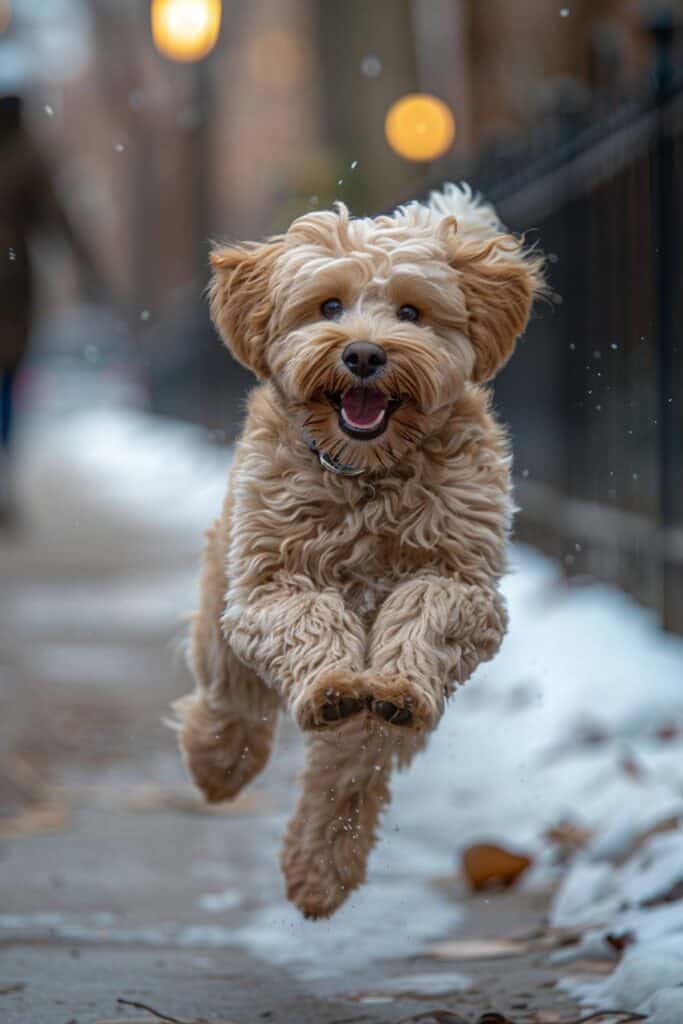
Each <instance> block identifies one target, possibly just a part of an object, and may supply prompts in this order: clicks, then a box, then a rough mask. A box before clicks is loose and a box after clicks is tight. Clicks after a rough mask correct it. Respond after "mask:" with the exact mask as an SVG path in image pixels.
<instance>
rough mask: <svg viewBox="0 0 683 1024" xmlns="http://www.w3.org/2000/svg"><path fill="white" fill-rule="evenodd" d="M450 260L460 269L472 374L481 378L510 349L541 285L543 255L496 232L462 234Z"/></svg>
mask: <svg viewBox="0 0 683 1024" xmlns="http://www.w3.org/2000/svg"><path fill="white" fill-rule="evenodd" d="M451 265H452V266H453V267H454V268H455V269H456V270H459V271H460V272H461V274H462V287H463V292H464V295H465V304H466V306H467V314H468V321H467V323H468V327H467V333H468V336H469V340H470V343H471V345H472V348H473V349H474V356H475V362H474V368H473V371H472V380H473V381H475V383H484V382H485V381H488V380H491V378H492V377H495V375H496V374H497V373H498V371H499V370H500V369H501V368H502V367H503V366H504V365H505V363H506V362H507V361H508V359H509V358H510V356H511V355H512V353H513V351H514V348H515V342H516V341H517V338H518V337H519V335H520V334H521V333H522V331H523V330H524V328H525V327H526V325H527V321H528V319H529V313H530V312H531V305H532V303H533V300H534V298H535V297H536V296H537V295H539V294H541V293H542V292H543V291H544V287H545V286H544V282H543V258H542V256H540V255H539V254H538V253H535V252H530V251H528V250H525V249H524V247H523V244H522V243H521V242H520V241H519V240H518V239H517V238H515V237H514V236H513V235H506V234H499V235H495V236H494V237H493V238H488V239H486V240H485V241H483V242H482V241H481V240H479V241H475V240H474V239H473V238H468V239H466V240H464V242H463V244H462V245H460V246H458V248H457V250H456V252H455V254H454V256H453V258H452V260H451Z"/></svg>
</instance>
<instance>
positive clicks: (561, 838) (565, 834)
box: [545, 818, 593, 860]
mask: <svg viewBox="0 0 683 1024" xmlns="http://www.w3.org/2000/svg"><path fill="white" fill-rule="evenodd" d="M545 838H546V839H547V840H548V842H549V843H552V844H553V846H556V847H557V848H558V850H559V854H560V857H561V858H562V859H563V860H566V859H567V858H569V857H570V856H572V854H574V853H576V852H577V850H582V849H583V848H584V847H585V846H587V845H588V843H589V842H590V841H591V839H592V838H593V833H592V832H591V830H590V829H587V828H583V827H582V826H581V825H577V824H576V823H575V822H573V821H571V820H570V819H569V818H563V819H562V821H558V823H557V825H553V826H552V828H549V829H547V831H546V832H545Z"/></svg>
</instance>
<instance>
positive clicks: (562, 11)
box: [560, 7, 569, 18]
mask: <svg viewBox="0 0 683 1024" xmlns="http://www.w3.org/2000/svg"><path fill="white" fill-rule="evenodd" d="M560 17H561V18H568V17H569V8H568V7H560Z"/></svg>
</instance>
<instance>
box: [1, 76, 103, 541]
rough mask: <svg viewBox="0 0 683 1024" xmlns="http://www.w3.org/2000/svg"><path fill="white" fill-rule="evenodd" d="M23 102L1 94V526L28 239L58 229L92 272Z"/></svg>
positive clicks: (27, 306) (30, 291) (30, 292)
mask: <svg viewBox="0 0 683 1024" xmlns="http://www.w3.org/2000/svg"><path fill="white" fill-rule="evenodd" d="M22 106H23V105H22V100H21V98H20V97H19V96H16V95H4V96H3V95H0V374H1V386H0V402H1V405H0V524H2V525H6V524H7V523H8V522H9V521H10V520H11V519H12V503H11V495H10V464H9V452H10V444H11V438H12V432H13V420H14V391H15V383H16V379H17V373H18V370H19V367H20V365H21V362H22V359H23V357H24V355H25V353H26V349H27V347H28V340H29V334H30V328H31V317H32V308H33V302H34V274H33V270H32V266H31V259H30V254H29V243H30V241H31V238H32V236H33V235H34V234H35V233H37V232H38V231H42V230H50V231H56V232H58V233H60V234H61V235H62V236H63V237H64V238H65V239H66V240H67V241H68V242H69V245H70V248H71V249H72V251H73V253H74V255H75V256H76V258H77V260H78V262H79V264H80V265H81V267H82V268H83V270H84V271H85V273H86V274H87V275H88V277H89V276H90V275H91V273H92V270H91V261H90V260H89V259H88V256H87V253H86V251H85V249H84V248H83V246H82V244H81V242H80V240H79V239H78V237H77V236H76V235H75V233H74V232H73V230H72V228H71V226H70V224H69V221H68V219H67V217H66V214H65V212H64V210H63V209H62V206H61V204H60V202H59V201H58V199H57V196H56V194H55V191H54V189H53V186H52V180H51V175H50V173H49V170H48V168H47V166H46V164H45V162H44V160H43V158H42V156H41V155H40V154H39V152H38V150H37V148H36V147H35V145H34V143H33V141H32V139H31V138H30V135H29V133H28V131H27V129H26V127H25V125H24V120H23V110H22Z"/></svg>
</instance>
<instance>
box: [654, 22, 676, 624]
mask: <svg viewBox="0 0 683 1024" xmlns="http://www.w3.org/2000/svg"><path fill="white" fill-rule="evenodd" d="M648 27H649V29H650V32H651V34H652V37H653V40H654V45H655V65H654V88H655V102H656V105H657V144H656V164H655V174H656V177H655V181H656V190H655V197H654V201H655V216H654V224H655V230H656V238H657V243H658V247H657V261H656V266H657V329H658V354H659V407H658V421H659V558H660V572H661V615H662V622H663V625H664V628H665V629H672V628H674V627H675V625H676V621H675V620H676V618H678V616H677V615H676V607H675V606H676V594H675V587H676V580H675V572H674V566H673V563H672V558H671V551H670V541H671V532H672V529H673V526H674V520H675V486H676V465H675V461H676V452H675V447H676V446H675V438H674V415H675V413H674V409H673V407H672V403H671V402H670V401H669V399H671V398H673V397H674V395H673V392H674V380H675V358H676V357H675V333H674V332H675V323H674V279H673V278H674V260H675V254H674V250H673V245H674V234H675V230H676V228H675V224H674V223H673V221H674V203H675V193H674V187H675V183H674V152H673V135H672V133H671V131H669V130H668V129H667V124H666V108H667V104H668V101H669V98H670V96H671V94H672V91H673V82H674V64H673V54H672V50H673V42H674V35H675V20H674V14H673V12H672V11H671V10H666V9H664V10H662V9H660V10H659V11H658V13H657V14H656V15H655V16H654V17H652V19H651V20H650V22H649V25H648ZM679 625H680V623H679Z"/></svg>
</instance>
